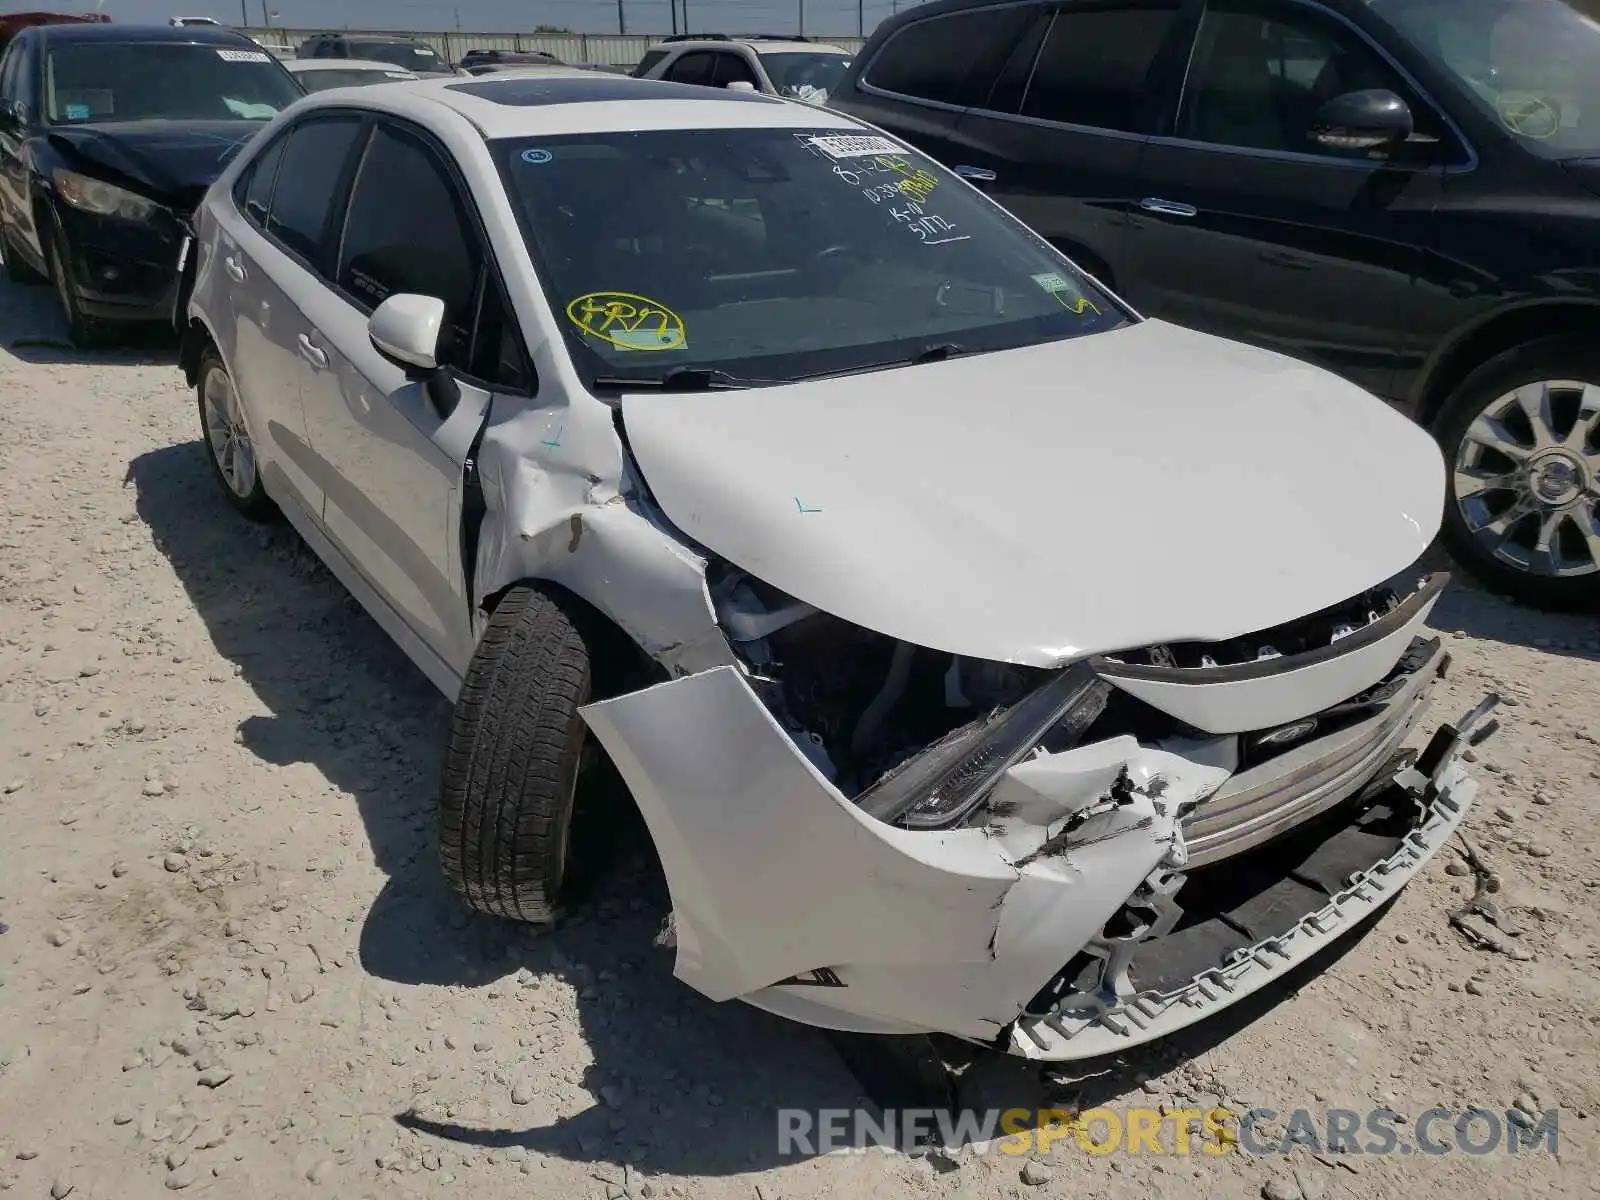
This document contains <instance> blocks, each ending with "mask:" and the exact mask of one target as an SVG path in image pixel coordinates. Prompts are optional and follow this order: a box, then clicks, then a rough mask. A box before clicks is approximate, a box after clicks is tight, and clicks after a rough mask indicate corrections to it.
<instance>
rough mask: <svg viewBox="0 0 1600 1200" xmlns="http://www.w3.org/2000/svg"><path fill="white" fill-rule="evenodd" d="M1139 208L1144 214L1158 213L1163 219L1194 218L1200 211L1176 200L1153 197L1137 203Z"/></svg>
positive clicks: (1147, 197)
mask: <svg viewBox="0 0 1600 1200" xmlns="http://www.w3.org/2000/svg"><path fill="white" fill-rule="evenodd" d="M1139 207H1140V208H1142V209H1144V210H1145V212H1153V213H1160V214H1161V215H1162V216H1164V217H1194V216H1199V215H1200V210H1199V209H1198V208H1196V207H1195V206H1194V205H1192V204H1180V203H1178V202H1177V201H1176V200H1158V199H1156V197H1154V196H1146V197H1145V198H1144V199H1143V200H1141V201H1139Z"/></svg>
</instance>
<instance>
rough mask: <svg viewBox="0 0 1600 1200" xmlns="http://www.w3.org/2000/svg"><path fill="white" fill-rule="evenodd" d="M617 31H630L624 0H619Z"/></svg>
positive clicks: (620, 32)
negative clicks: (623, 9) (624, 9)
mask: <svg viewBox="0 0 1600 1200" xmlns="http://www.w3.org/2000/svg"><path fill="white" fill-rule="evenodd" d="M617 32H618V33H619V34H622V33H627V32H628V18H627V16H626V15H625V14H624V13H623V11H622V0H617Z"/></svg>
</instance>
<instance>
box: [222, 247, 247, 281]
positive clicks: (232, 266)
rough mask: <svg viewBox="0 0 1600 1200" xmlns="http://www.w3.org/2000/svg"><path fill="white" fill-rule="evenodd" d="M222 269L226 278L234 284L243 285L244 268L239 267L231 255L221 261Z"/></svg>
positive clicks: (236, 260) (237, 261)
mask: <svg viewBox="0 0 1600 1200" xmlns="http://www.w3.org/2000/svg"><path fill="white" fill-rule="evenodd" d="M222 269H223V270H225V271H227V273H228V278H229V279H231V280H233V281H234V282H235V283H243V282H244V279H245V275H244V268H243V267H242V266H240V265H239V260H238V259H236V258H234V257H233V256H232V255H231V254H230V255H228V256H227V257H226V258H224V259H223V260H222Z"/></svg>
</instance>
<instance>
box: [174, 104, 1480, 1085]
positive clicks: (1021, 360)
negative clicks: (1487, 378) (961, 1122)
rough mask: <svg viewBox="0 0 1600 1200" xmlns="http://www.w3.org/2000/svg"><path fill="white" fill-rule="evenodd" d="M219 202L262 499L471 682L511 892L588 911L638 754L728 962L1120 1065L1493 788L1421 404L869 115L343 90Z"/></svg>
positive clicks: (690, 949) (247, 494) (860, 1009)
mask: <svg viewBox="0 0 1600 1200" xmlns="http://www.w3.org/2000/svg"><path fill="white" fill-rule="evenodd" d="M397 197H402V198H403V199H404V203H397V202H396V198H397ZM196 237H197V238H198V245H199V249H198V255H197V262H198V268H197V278H196V282H195V286H194V292H193V298H192V301H191V304H190V309H189V315H190V319H191V323H190V326H189V328H188V330H187V334H186V338H185V341H184V346H183V353H182V361H183V364H184V367H185V369H186V371H187V373H188V376H189V379H190V381H191V382H192V383H193V384H194V385H195V387H196V389H197V392H198V397H199V410H200V424H201V428H202V430H203V433H204V436H205V439H206V441H207V443H208V444H209V446H210V449H211V453H212V456H213V462H214V466H215V468H216V473H217V477H218V479H219V480H220V482H221V484H222V490H223V493H224V494H225V495H226V496H227V498H228V499H229V500H230V501H231V502H232V504H233V505H234V506H235V507H236V508H238V509H240V510H242V511H243V512H244V513H245V514H247V515H249V516H252V517H261V518H267V517H271V516H273V515H274V514H276V513H280V512H281V513H282V515H284V516H286V517H287V518H288V520H289V521H290V522H291V523H292V524H293V525H294V527H295V529H296V530H298V531H299V533H300V534H301V535H302V536H303V537H304V538H305V540H306V541H307V542H308V543H309V544H310V545H311V546H312V547H313V548H314V549H315V550H316V552H317V553H318V554H319V555H321V557H322V558H323V559H324V561H326V563H327V564H328V566H329V567H330V568H331V569H332V571H333V572H334V574H336V575H337V576H338V577H339V579H340V580H342V581H343V582H344V584H345V586H347V587H348V588H349V589H350V591H351V592H352V593H353V594H354V595H355V596H356V598H357V599H358V600H359V601H360V602H361V603H362V604H363V605H364V606H365V607H366V609H367V610H368V611H369V612H370V613H371V614H372V616H373V617H374V619H376V620H377V622H378V623H379V624H380V625H381V626H382V627H383V628H384V629H385V630H387V631H388V632H389V634H390V635H392V636H393V638H394V639H395V641H396V642H397V643H398V644H399V645H400V647H401V648H402V649H403V650H404V651H405V652H406V653H407V654H408V655H409V656H410V657H411V659H412V660H413V661H414V662H415V663H416V664H417V666H418V667H419V668H420V669H421V670H422V672H423V673H424V674H425V675H426V676H427V677H428V678H429V679H431V680H432V681H433V682H434V684H436V685H437V686H438V688H439V689H440V690H441V691H442V692H444V694H445V695H446V696H448V697H449V698H451V699H452V700H453V701H454V702H455V710H454V715H453V717H452V720H451V725H450V731H449V741H448V749H447V754H446V758H445V766H444V774H443V782H442V787H441V798H440V825H439V836H440V848H441V855H442V859H443V866H444V871H445V874H446V876H447V878H448V880H449V882H450V884H451V886H452V887H454V888H455V890H456V891H457V892H458V893H459V894H460V895H461V896H462V897H464V898H465V900H466V902H467V903H468V904H471V905H473V906H474V907H476V908H478V909H481V910H483V911H485V912H489V913H495V914H499V915H501V916H505V917H510V918H520V919H526V920H543V919H545V918H547V917H549V915H550V914H551V911H552V909H553V907H554V906H555V905H556V904H557V902H558V900H559V897H560V892H561V886H562V881H563V878H564V874H565V872H566V868H567V862H568V854H569V849H568V847H569V843H568V830H569V827H570V825H571V821H572V815H573V808H574V804H575V803H576V804H578V805H580V806H581V805H584V804H585V803H587V801H586V799H585V797H586V795H587V794H588V793H587V792H586V791H585V790H584V789H583V788H582V787H581V786H580V768H581V767H582V766H583V764H584V763H585V762H586V761H591V760H596V759H600V758H601V757H602V754H603V755H606V756H609V758H610V761H611V763H612V764H614V766H615V767H616V769H617V771H618V772H619V773H620V774H621V776H622V778H623V780H624V781H625V782H626V784H627V787H628V789H629V791H630V792H631V794H632V797H633V799H634V801H635V802H636V803H637V805H638V807H639V810H640V811H641V812H642V814H643V816H644V818H645V821H646V823H647V825H648V827H649V830H650V833H651V835H652V837H653V839H654V842H655V846H656V849H657V852H658V853H659V855H660V859H661V863H662V867H663V869H664V871H665V874H666V878H667V882H668V885H669V887H670V890H671V896H672V904H673V917H674V926H675V931H676V933H675V936H676V945H677V972H678V975H679V977H680V978H682V979H683V980H684V981H686V982H687V983H689V984H691V985H692V986H694V987H695V988H697V989H699V990H700V991H701V992H703V993H705V994H706V995H707V996H710V997H712V998H714V999H718V1000H724V999H732V998H740V999H743V1000H746V1001H748V1002H750V1003H751V1004H755V1005H758V1006H760V1007H762V1008H765V1009H768V1010H770V1011H773V1012H777V1013H781V1014H784V1015H786V1016H789V1017H792V1018H795V1019H797V1020H802V1021H807V1022H811V1023H814V1024H818V1025H824V1026H828V1027H831V1028H840V1029H852V1030H858V1031H863V1032H877V1033H890V1032H902V1033H909V1032H918V1031H944V1032H947V1033H951V1034H955V1035H957V1036H960V1037H964V1038H969V1039H972V1040H975V1041H980V1042H984V1043H989V1044H995V1045H998V1046H1001V1047H1003V1048H1006V1049H1009V1050H1011V1051H1013V1052H1015V1053H1018V1054H1022V1055H1028V1056H1032V1057H1037V1058H1055V1059H1066V1058H1081V1057H1086V1056H1094V1055H1099V1054H1103V1053H1106V1052H1108V1051H1112V1050H1119V1049H1124V1048H1126V1047H1128V1046H1132V1045H1135V1044H1137V1043H1139V1042H1142V1041H1145V1040H1148V1039H1150V1038H1153V1037H1156V1036H1158V1035H1159V1034H1162V1033H1166V1032H1168V1031H1170V1030H1173V1029H1176V1028H1179V1027H1181V1026H1183V1025H1186V1024H1189V1023H1190V1022H1192V1021H1195V1020H1197V1019H1199V1018H1201V1017H1203V1016H1205V1015H1206V1014H1207V1013H1210V1012H1214V1011H1215V1010H1217V1009H1218V1008H1221V1007H1223V1006H1224V1005H1226V1004H1228V1003H1231V1002H1232V1001H1233V1000H1235V999H1237V998H1239V997H1241V996H1244V995H1247V994H1248V993H1250V992H1252V991H1254V990H1255V989H1256V988H1258V987H1260V986H1261V985H1262V984H1264V983H1266V982H1267V981H1269V980H1271V979H1274V978H1277V977H1280V976H1281V975H1282V974H1283V973H1284V972H1285V971H1286V970H1288V969H1289V968H1291V967H1292V966H1294V965H1295V964H1296V963H1299V962H1302V961H1304V960H1305V959H1307V958H1309V957H1310V956H1311V955H1313V954H1314V953H1316V952H1317V951H1318V950H1319V949H1321V948H1322V947H1323V946H1325V945H1326V944H1327V943H1328V942H1329V941H1330V940H1332V939H1334V938H1336V937H1339V936H1340V935H1342V934H1345V933H1347V932H1349V931H1350V930H1351V929H1352V928H1354V927H1355V926H1356V925H1357V924H1358V923H1359V922H1360V921H1361V919H1362V918H1363V917H1364V916H1366V915H1367V914H1370V913H1371V912H1373V911H1374V909H1376V908H1377V907H1378V906H1380V905H1382V904H1383V903H1384V902H1385V901H1386V900H1387V899H1389V898H1390V897H1392V896H1393V895H1394V894H1395V893H1396V892H1397V891H1398V890H1399V888H1400V887H1401V886H1402V885H1403V884H1404V883H1405V881H1406V880H1407V879H1409V878H1410V877H1411V876H1412V874H1414V873H1415V872H1416V870H1417V869H1418V868H1419V867H1420V866H1421V865H1422V863H1423V862H1425V861H1426V860H1427V859H1428V858H1429V857H1431V856H1432V855H1433V854H1434V853H1435V852H1436V851H1437V850H1438V849H1439V847H1440V846H1441V845H1442V844H1443V842H1444V840H1445V838H1446V837H1448V835H1449V834H1450V832H1451V831H1452V830H1453V829H1454V828H1455V827H1456V826H1457V825H1458V824H1459V823H1460V821H1461V819H1462V817H1463V815H1464V812H1465V809H1466V806H1467V804H1468V803H1469V801H1470V799H1471V797H1472V795H1473V791H1474V787H1475V785H1474V784H1473V782H1472V781H1471V779H1470V778H1469V777H1468V775H1467V774H1466V771H1465V769H1464V767H1463V766H1462V764H1461V762H1460V761H1459V760H1458V750H1459V748H1460V746H1461V744H1462V740H1463V738H1464V737H1466V736H1467V735H1468V733H1469V732H1471V730H1472V727H1473V724H1474V722H1475V721H1476V720H1477V719H1478V716H1479V715H1480V714H1476V713H1475V714H1473V715H1471V716H1470V717H1469V719H1468V720H1466V721H1464V722H1462V723H1460V724H1459V725H1457V726H1449V725H1443V726H1440V727H1438V729H1437V730H1436V731H1435V733H1434V735H1433V738H1432V740H1431V741H1429V743H1428V745H1427V748H1426V750H1425V751H1424V752H1423V753H1422V755H1421V756H1420V757H1418V756H1417V754H1416V753H1415V751H1407V750H1405V749H1404V742H1405V740H1406V739H1407V738H1408V736H1414V735H1417V734H1419V733H1420V732H1421V730H1420V728H1419V727H1418V722H1419V720H1420V719H1421V717H1422V714H1423V712H1424V710H1425V709H1426V707H1427V697H1428V692H1429V689H1430V687H1431V686H1432V684H1433V682H1434V680H1435V678H1436V677H1437V676H1438V675H1439V674H1440V673H1441V672H1442V671H1443V669H1444V666H1445V663H1446V661H1447V657H1448V656H1447V655H1446V654H1445V653H1444V652H1443V650H1442V648H1441V646H1440V642H1439V639H1437V638H1435V637H1431V636H1429V634H1428V632H1427V629H1426V627H1425V621H1426V619H1427V617H1428V614H1429V612H1430V610H1431V609H1432V607H1433V605H1434V603H1435V601H1436V600H1437V598H1438V595H1439V591H1440V588H1441V587H1442V586H1443V580H1442V578H1438V577H1435V578H1432V579H1428V580H1424V581H1422V582H1421V583H1418V582H1417V577H1416V576H1415V575H1413V574H1411V567H1412V564H1413V563H1414V561H1415V560H1416V559H1417V558H1418V557H1419V556H1420V555H1421V554H1422V553H1423V551H1424V550H1425V549H1426V548H1427V546H1428V543H1429V541H1430V540H1431V539H1432V537H1433V534H1434V531H1435V529H1436V527H1437V525H1438V523H1439V516H1440V509H1441V504H1442V500H1443V496H1444V469H1443V464H1442V462H1441V460H1440V457H1439V452H1438V449H1437V448H1436V447H1435V446H1434V443H1433V442H1432V441H1431V440H1430V439H1429V437H1428V435H1427V434H1426V433H1424V432H1423V431H1422V430H1420V429H1419V428H1418V427H1417V426H1416V425H1414V424H1412V423H1411V422H1410V421H1407V420H1406V419H1405V418H1403V417H1401V416H1400V415H1399V414H1397V413H1395V412H1393V411H1392V410H1391V409H1390V408H1389V407H1388V405H1386V404H1384V403H1383V402H1381V401H1379V400H1377V399H1375V398H1374V397H1372V396H1370V395H1368V394H1367V393H1365V392H1362V391H1361V390H1359V389H1358V388H1356V387H1355V386H1353V385H1352V384H1349V383H1346V382H1344V381H1343V380H1340V379H1338V378H1336V377H1335V376H1333V375H1331V374H1328V373H1326V372H1324V371H1321V370H1319V369H1317V368H1315V367H1311V366H1307V365H1303V364H1300V363H1297V362H1294V361H1292V360H1290V359H1288V358H1284V357H1281V356H1279V355H1275V354H1272V353H1269V352H1267V351H1263V350H1256V349H1251V348H1249V347H1245V346H1241V345H1237V344H1234V343H1231V342H1227V341H1222V340H1220V339H1217V338H1214V337H1209V336H1207V335H1204V334H1201V333H1195V332H1191V331H1189V330H1185V329H1181V328H1178V327H1177V326H1173V325H1166V324H1163V323H1161V322H1159V321H1146V320H1143V319H1141V318H1140V317H1139V316H1138V315H1137V314H1135V313H1133V312H1131V311H1130V310H1129V309H1128V308H1127V307H1126V306H1124V305H1123V304H1122V303H1121V302H1120V301H1119V300H1118V299H1117V298H1116V297H1115V296H1113V295H1111V294H1110V293H1108V292H1107V291H1106V290H1105V289H1104V288H1103V287H1101V286H1100V285H1099V284H1098V283H1096V282H1095V281H1094V280H1093V279H1090V278H1088V277H1087V276H1085V275H1083V274H1082V273H1081V272H1079V271H1078V270H1077V268H1076V267H1074V265H1073V264H1072V263H1071V262H1069V261H1067V260H1066V259H1064V258H1063V257H1062V256H1061V255H1060V254H1059V253H1058V252H1057V251H1055V250H1054V249H1052V248H1051V247H1050V245H1049V244H1048V243H1046V242H1044V241H1043V240H1042V239H1040V238H1038V237H1037V236H1035V235H1034V234H1032V233H1031V232H1030V231H1029V230H1028V229H1026V228H1025V227H1024V226H1022V225H1020V224H1019V223H1018V222H1017V221H1016V220H1015V219H1014V218H1012V217H1010V216H1008V215H1007V214H1006V213H1005V212H1004V211H1003V210H1001V209H1000V208H998V207H996V206H995V205H994V204H993V203H992V202H991V201H990V200H988V199H987V198H986V197H985V196H984V195H982V194H981V193H980V192H978V191H977V190H975V189H974V188H973V187H972V186H971V185H969V184H968V183H966V182H965V181H964V180H962V179H961V178H959V177H958V176H956V175H954V174H952V173H950V172H949V171H947V170H945V169H944V168H943V167H940V166H938V165H936V164H935V163H933V162H932V161H930V160H929V159H927V158H926V157H924V156H923V155H921V154H920V153H918V152H917V151H915V150H912V149H910V148H908V147H907V146H905V145H903V144H901V143H900V142H897V141H895V140H893V139H890V138H886V137H883V136H880V135H878V134H877V133H875V132H874V131H873V130H871V129H870V128H867V127H864V126H862V125H861V124H860V123H859V122H857V121H855V120H853V119H851V118H849V117H845V116H842V115H839V114H835V113H832V112H830V111H829V110H827V109H821V108H814V107H811V106H809V105H805V104H799V103H794V102H789V101H784V100H775V99H771V98H769V97H765V96H757V95H750V94H745V93H741V92H737V91H736V92H724V93H713V92H708V91H703V90H700V91H697V90H692V89H688V88H684V87H681V86H679V85H676V84H669V83H661V82H658V81H650V80H636V79H624V78H618V77H615V76H609V75H601V74H592V73H591V74H587V75H585V76H583V77H557V76H530V77H522V78H501V77H496V76H488V77H485V78H481V79H473V80H464V79H463V80H434V81H421V82H417V83H394V84H391V85H388V86H385V87H375V88H360V89H352V90H349V91H344V92H326V93H318V94H315V95H311V96H308V97H306V98H304V99H302V100H300V101H298V102H296V103H295V104H294V105H293V106H291V107H290V108H289V109H288V110H286V111H285V112H284V113H283V114H282V115H280V116H279V117H278V118H277V119H276V120H275V121H273V122H272V124H270V125H269V126H268V127H267V128H266V129H265V130H264V131H263V132H262V133H260V134H259V135H257V137H256V138H255V139H254V140H253V141H252V142H251V143H250V145H249V146H248V147H247V148H246V149H245V150H244V151H243V152H242V153H241V154H240V155H239V157H238V158H236V159H235V160H234V161H233V162H232V163H231V164H230V165H229V167H228V168H227V170H226V171H225V172H224V173H223V175H222V177H221V179H220V180H219V181H218V182H217V184H216V185H215V186H214V187H213V188H212V189H211V191H210V192H209V194H208V195H207V197H206V199H205V202H204V203H203V205H202V206H201V208H200V209H199V211H198V214H197V218H196ZM1357 462H1358V463H1360V464H1361V480H1360V483H1361V485H1360V487H1351V486H1350V464H1351V463H1357ZM219 519H227V518H224V517H219ZM1391 579H1398V580H1400V581H1401V582H1399V583H1398V584H1396V585H1393V586H1390V585H1389V584H1388V583H1386V581H1388V580H1391ZM591 736H592V737H593V739H595V744H593V745H592V747H586V743H588V741H589V739H590V738H591ZM586 748H592V749H594V750H596V751H598V753H593V754H586V753H585V751H586Z"/></svg>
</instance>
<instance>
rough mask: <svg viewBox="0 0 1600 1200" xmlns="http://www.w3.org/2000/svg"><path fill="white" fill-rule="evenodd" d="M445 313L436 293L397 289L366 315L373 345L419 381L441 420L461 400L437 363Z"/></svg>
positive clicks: (457, 390) (453, 409)
mask: <svg viewBox="0 0 1600 1200" xmlns="http://www.w3.org/2000/svg"><path fill="white" fill-rule="evenodd" d="M444 316H445V312H444V301H443V300H441V299H439V298H438V297H437V296H418V295H415V294H413V293H410V292H400V293H397V294H396V295H393V296H390V297H389V298H388V299H387V300H385V301H384V302H383V303H382V304H380V305H378V307H377V308H376V309H374V310H373V312H372V315H371V316H370V317H368V318H367V337H368V338H369V339H370V340H371V342H372V348H373V349H374V350H376V351H377V352H378V353H379V354H381V355H383V356H384V357H385V358H387V359H388V360H389V361H390V362H392V363H394V364H395V365H396V366H399V367H401V368H402V369H404V371H405V373H406V378H407V379H417V380H421V382H422V386H423V390H424V391H425V392H426V393H427V396H428V401H429V403H431V404H432V405H433V409H434V411H435V412H436V413H438V414H439V416H440V418H441V419H442V418H444V417H448V416H449V415H450V414H451V413H452V412H454V411H455V407H456V405H457V404H459V403H460V402H461V389H460V388H459V387H458V386H457V385H456V381H455V380H454V379H452V378H451V377H450V373H449V372H448V371H446V370H445V369H444V368H443V367H441V366H440V365H439V337H440V334H441V333H442V332H443V331H444Z"/></svg>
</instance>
